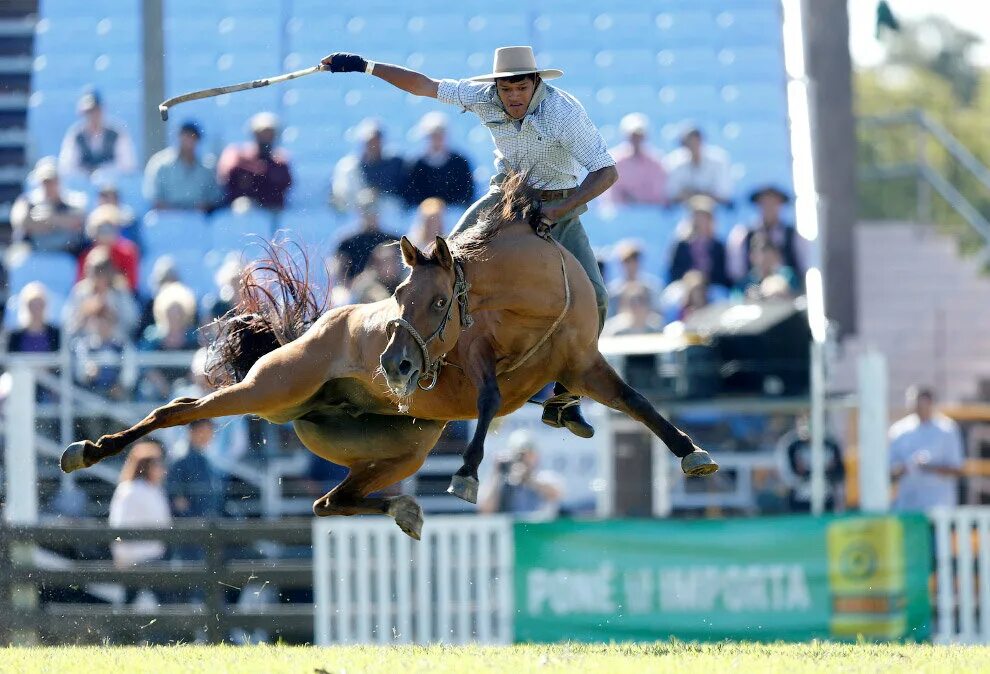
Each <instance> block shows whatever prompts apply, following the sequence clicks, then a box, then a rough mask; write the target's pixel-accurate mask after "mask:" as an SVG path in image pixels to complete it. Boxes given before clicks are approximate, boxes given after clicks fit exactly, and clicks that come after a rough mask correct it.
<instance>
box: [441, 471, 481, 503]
mask: <svg viewBox="0 0 990 674" xmlns="http://www.w3.org/2000/svg"><path fill="white" fill-rule="evenodd" d="M447 493H448V494H453V495H454V496H456V497H457V498H460V499H464V500H465V501H467V502H468V503H475V504H476V503H477V502H478V480H476V479H475V478H473V477H464V476H463V475H454V477H452V478H450V486H449V487H447Z"/></svg>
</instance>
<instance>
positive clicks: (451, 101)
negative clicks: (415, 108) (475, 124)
mask: <svg viewBox="0 0 990 674" xmlns="http://www.w3.org/2000/svg"><path fill="white" fill-rule="evenodd" d="M491 86H492V85H491V84H482V83H479V82H472V81H470V80H440V84H439V85H438V86H437V100H438V101H440V102H441V103H447V104H448V105H456V106H458V107H460V108H464V109H465V110H470V109H471V108H472V107H473V106H475V105H477V104H478V103H490V102H491V96H490V95H489V93H488V90H489V88H490V87H491Z"/></svg>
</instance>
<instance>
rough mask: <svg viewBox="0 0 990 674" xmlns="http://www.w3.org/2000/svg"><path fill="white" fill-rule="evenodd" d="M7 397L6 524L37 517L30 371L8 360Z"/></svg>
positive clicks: (33, 410) (31, 522) (32, 387)
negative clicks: (9, 380) (8, 385)
mask: <svg viewBox="0 0 990 674" xmlns="http://www.w3.org/2000/svg"><path fill="white" fill-rule="evenodd" d="M10 377H11V388H10V397H9V398H8V400H7V404H6V413H5V417H6V424H5V426H6V428H5V434H4V435H5V437H4V441H5V447H4V465H5V467H6V473H7V504H6V506H5V507H4V519H5V520H6V521H7V522H8V523H10V524H36V523H37V521H38V477H37V470H38V469H37V459H36V457H35V451H36V448H35V438H34V418H35V409H34V396H35V382H34V372H33V371H32V370H31V368H29V367H27V366H25V365H20V364H18V363H16V362H15V363H12V365H11V368H10Z"/></svg>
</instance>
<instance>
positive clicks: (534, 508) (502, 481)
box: [478, 428, 564, 520]
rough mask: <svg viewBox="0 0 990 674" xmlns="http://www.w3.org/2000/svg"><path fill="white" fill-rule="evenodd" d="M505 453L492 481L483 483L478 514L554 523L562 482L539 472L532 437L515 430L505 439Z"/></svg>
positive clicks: (551, 472) (542, 470) (537, 454)
mask: <svg viewBox="0 0 990 674" xmlns="http://www.w3.org/2000/svg"><path fill="white" fill-rule="evenodd" d="M508 445H509V446H508V451H507V452H506V453H505V454H504V455H503V456H501V457H499V460H498V462H497V463H496V464H495V475H496V479H495V480H488V481H487V482H486V485H489V486H487V491H486V492H485V493H484V494H483V495H482V498H481V499H479V505H478V511H479V512H481V513H484V514H489V513H499V512H501V513H510V514H513V515H520V516H524V517H525V518H526V519H530V520H532V519H554V518H556V517H557V516H558V515H559V514H560V502H561V499H562V498H563V493H564V485H563V482H564V481H563V479H562V478H561V477H560V476H559V475H558V474H557V473H554V472H553V471H550V470H546V469H541V468H540V454H539V450H538V448H537V446H536V441H535V440H534V439H533V436H532V434H531V433H530V432H529V431H527V430H525V429H522V428H520V429H518V430H515V431H513V432H512V434H511V435H510V436H509V442H508Z"/></svg>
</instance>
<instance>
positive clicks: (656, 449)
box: [650, 436, 673, 517]
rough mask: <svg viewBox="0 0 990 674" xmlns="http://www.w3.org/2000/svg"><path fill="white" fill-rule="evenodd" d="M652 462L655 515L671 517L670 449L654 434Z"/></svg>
mask: <svg viewBox="0 0 990 674" xmlns="http://www.w3.org/2000/svg"><path fill="white" fill-rule="evenodd" d="M651 448H652V450H653V452H652V456H651V457H650V459H651V461H650V464H651V465H652V466H653V516H654V517H670V511H671V510H672V509H673V505H672V504H671V499H670V450H669V449H667V445H665V444H663V441H661V440H660V438H658V437H656V436H654V437H653V443H652V445H651Z"/></svg>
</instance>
